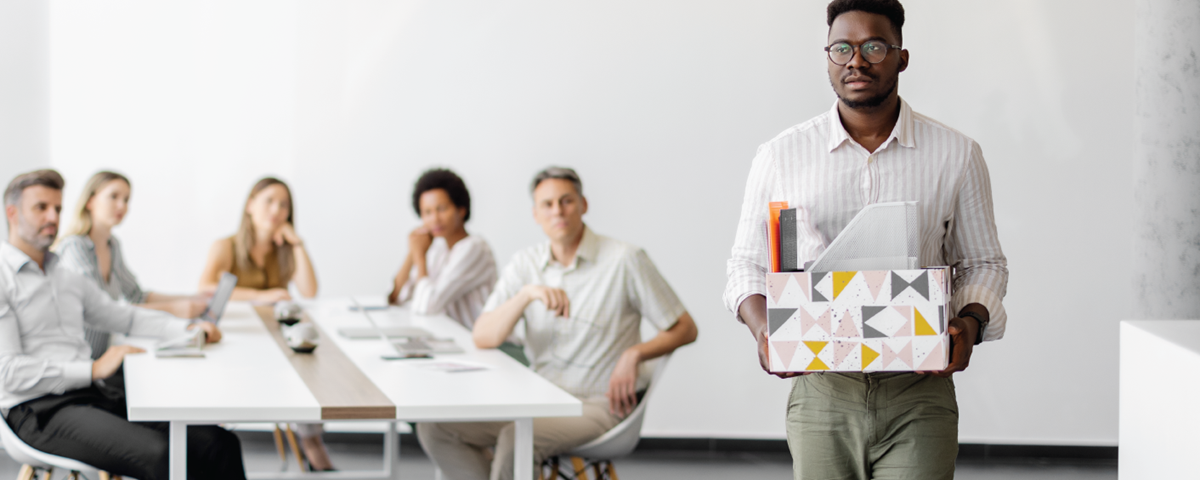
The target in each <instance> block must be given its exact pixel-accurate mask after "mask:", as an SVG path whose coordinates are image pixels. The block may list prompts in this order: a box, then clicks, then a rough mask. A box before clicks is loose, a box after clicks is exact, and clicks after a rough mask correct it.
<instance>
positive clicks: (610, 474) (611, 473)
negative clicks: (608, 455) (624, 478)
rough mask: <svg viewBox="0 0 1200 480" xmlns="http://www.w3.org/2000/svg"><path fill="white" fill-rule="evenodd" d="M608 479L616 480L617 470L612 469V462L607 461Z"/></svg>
mask: <svg viewBox="0 0 1200 480" xmlns="http://www.w3.org/2000/svg"><path fill="white" fill-rule="evenodd" d="M608 479H609V480H618V479H617V469H616V467H613V463H612V460H609V461H608Z"/></svg>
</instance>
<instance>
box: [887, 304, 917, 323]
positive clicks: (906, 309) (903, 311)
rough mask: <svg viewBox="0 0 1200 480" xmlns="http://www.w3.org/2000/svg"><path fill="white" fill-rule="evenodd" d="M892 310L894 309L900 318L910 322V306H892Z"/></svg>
mask: <svg viewBox="0 0 1200 480" xmlns="http://www.w3.org/2000/svg"><path fill="white" fill-rule="evenodd" d="M892 308H893V309H895V310H896V311H897V312H899V313H900V316H901V317H904V318H906V319H908V321H910V322H911V321H912V309H913V307H912V306H910V305H893V306H892Z"/></svg>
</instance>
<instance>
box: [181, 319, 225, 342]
mask: <svg viewBox="0 0 1200 480" xmlns="http://www.w3.org/2000/svg"><path fill="white" fill-rule="evenodd" d="M197 327H199V328H200V329H201V330H204V342H205V343H217V342H219V341H221V330H220V329H219V328H217V326H216V325H213V323H212V322H196V323H193V324H191V325H188V330H191V329H193V328H197Z"/></svg>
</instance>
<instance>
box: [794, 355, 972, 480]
mask: <svg viewBox="0 0 1200 480" xmlns="http://www.w3.org/2000/svg"><path fill="white" fill-rule="evenodd" d="M787 436H788V448H789V449H790V450H791V452H792V471H793V474H794V476H795V478H796V480H843V479H845V480H850V479H853V480H872V479H874V480H902V479H903V480H907V479H920V480H937V479H945V480H952V479H953V478H954V459H955V457H957V456H958V402H957V400H955V396H954V382H953V381H952V380H950V379H948V378H941V377H935V376H933V375H922V374H915V373H871V374H863V373H815V374H811V375H804V376H800V377H796V378H795V379H793V380H792V394H791V397H790V398H789V399H788V410H787Z"/></svg>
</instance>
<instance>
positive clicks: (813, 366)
mask: <svg viewBox="0 0 1200 480" xmlns="http://www.w3.org/2000/svg"><path fill="white" fill-rule="evenodd" d="M804 343H808V342H804ZM804 369H805V370H829V365H826V364H825V362H822V361H821V359H819V358H814V359H813V361H812V363H810V364H808V366H807V367H805V368H804Z"/></svg>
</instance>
